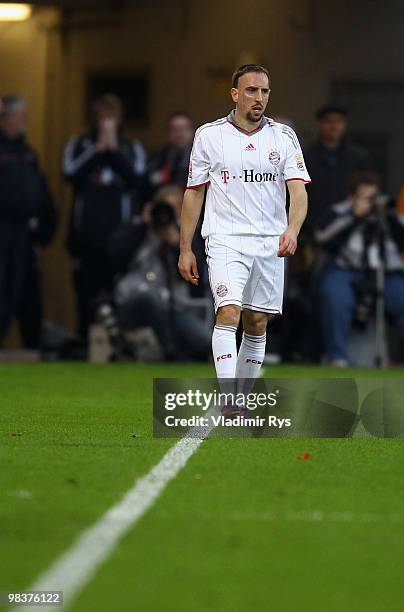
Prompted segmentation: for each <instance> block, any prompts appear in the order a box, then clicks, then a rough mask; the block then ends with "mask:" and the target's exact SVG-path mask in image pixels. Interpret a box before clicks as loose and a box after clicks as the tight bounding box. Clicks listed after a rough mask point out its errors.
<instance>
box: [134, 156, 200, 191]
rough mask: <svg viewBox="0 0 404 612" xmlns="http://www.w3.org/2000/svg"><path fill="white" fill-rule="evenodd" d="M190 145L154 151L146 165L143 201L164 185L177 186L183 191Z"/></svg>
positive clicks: (187, 170)
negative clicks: (182, 147)
mask: <svg viewBox="0 0 404 612" xmlns="http://www.w3.org/2000/svg"><path fill="white" fill-rule="evenodd" d="M191 148H192V145H189V147H187V148H186V149H182V150H177V149H172V148H170V147H168V146H166V147H163V148H162V149H160V150H159V151H156V153H154V154H153V155H152V156H151V158H150V161H149V163H148V164H147V180H146V186H145V193H144V199H145V200H148V199H150V198H151V197H152V196H153V194H154V193H155V191H157V189H159V188H160V187H163V186H164V185H177V186H178V187H181V188H183V189H185V187H186V186H187V182H188V172H189V158H190V155H191Z"/></svg>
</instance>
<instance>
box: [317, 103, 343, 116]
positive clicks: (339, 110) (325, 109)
mask: <svg viewBox="0 0 404 612" xmlns="http://www.w3.org/2000/svg"><path fill="white" fill-rule="evenodd" d="M332 113H336V114H337V115H342V116H343V117H347V116H348V111H347V109H346V108H345V107H344V106H339V105H338V104H325V105H324V106H321V108H319V109H318V110H317V111H316V119H323V118H324V117H325V116H326V115H331V114H332Z"/></svg>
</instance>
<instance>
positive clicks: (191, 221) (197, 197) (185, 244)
mask: <svg viewBox="0 0 404 612" xmlns="http://www.w3.org/2000/svg"><path fill="white" fill-rule="evenodd" d="M204 193H205V185H200V186H198V187H193V188H192V189H187V190H186V191H185V194H184V201H183V204H182V212H181V235H180V258H179V261H178V269H179V271H180V274H181V276H182V278H184V279H185V280H186V281H188V282H189V283H192V284H193V285H197V284H198V280H199V274H198V266H197V264H196V257H195V255H194V253H193V251H192V240H193V237H194V234H195V229H196V226H197V223H198V220H199V217H200V214H201V210H202V205H203V197H204Z"/></svg>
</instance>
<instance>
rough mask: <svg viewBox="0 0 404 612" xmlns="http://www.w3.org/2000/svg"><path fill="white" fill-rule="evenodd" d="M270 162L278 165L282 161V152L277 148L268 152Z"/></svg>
mask: <svg viewBox="0 0 404 612" xmlns="http://www.w3.org/2000/svg"><path fill="white" fill-rule="evenodd" d="M268 159H269V163H270V164H272V165H273V166H277V165H278V164H279V162H280V161H281V154H280V152H279V151H278V150H277V149H271V150H270V152H269V153H268Z"/></svg>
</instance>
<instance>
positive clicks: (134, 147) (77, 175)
mask: <svg viewBox="0 0 404 612" xmlns="http://www.w3.org/2000/svg"><path fill="white" fill-rule="evenodd" d="M122 123H123V108H122V103H121V101H120V100H119V98H117V97H116V96H114V95H112V94H106V95H104V96H101V97H100V98H98V99H97V100H96V101H95V103H94V106H93V124H92V126H91V129H90V131H89V132H88V133H86V134H84V135H82V136H80V137H73V138H71V140H70V141H69V142H68V144H67V146H66V149H65V153H64V160H63V173H64V176H65V178H66V179H67V180H68V181H70V182H71V184H72V185H73V187H74V192H75V198H74V205H73V209H72V213H71V220H70V231H69V236H68V249H69V251H70V253H71V255H72V257H73V279H74V285H75V290H76V295H77V311H78V319H79V332H80V333H81V334H82V335H83V337H86V335H87V331H88V327H89V325H90V323H91V322H92V321H93V320H94V315H95V302H96V299H97V297H98V296H99V294H100V292H103V291H109V290H111V288H112V274H111V270H110V269H109V264H108V258H107V254H106V249H105V245H106V243H107V241H108V240H109V238H110V236H111V235H112V233H113V232H114V231H115V230H116V228H117V227H119V226H120V225H121V224H122V223H127V222H129V221H130V219H131V218H132V216H133V214H134V206H135V196H136V193H137V192H138V191H139V190H140V188H141V184H142V180H143V175H144V172H145V169H146V156H145V153H144V150H143V147H142V145H141V143H140V142H139V141H137V140H131V139H130V138H128V137H127V136H126V135H125V134H124V132H123V127H122Z"/></svg>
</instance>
